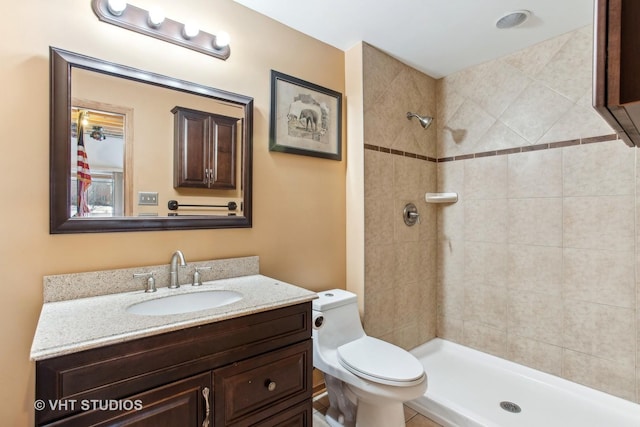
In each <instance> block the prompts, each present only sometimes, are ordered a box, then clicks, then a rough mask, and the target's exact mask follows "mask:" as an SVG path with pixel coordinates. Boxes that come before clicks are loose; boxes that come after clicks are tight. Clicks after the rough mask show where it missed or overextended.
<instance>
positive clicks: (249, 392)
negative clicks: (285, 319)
mask: <svg viewBox="0 0 640 427" xmlns="http://www.w3.org/2000/svg"><path fill="white" fill-rule="evenodd" d="M311 346H312V343H311V340H307V341H304V342H301V343H299V344H295V345H292V346H289V347H286V348H284V349H282V350H278V351H275V352H272V353H269V354H264V355H261V356H257V357H253V358H251V359H247V360H244V361H242V362H238V363H234V364H233V365H230V366H226V367H224V368H220V369H216V370H215V371H214V373H213V382H214V388H213V389H214V394H215V399H214V401H215V404H214V405H215V411H214V413H215V418H216V423H215V424H216V425H220V426H231V425H232V426H238V427H239V426H250V425H254V424H255V423H256V422H258V421H260V420H261V419H264V418H266V417H269V416H272V415H274V414H276V413H278V412H280V411H282V410H284V409H286V408H287V407H289V406H292V405H294V404H295V403H297V402H300V401H304V400H309V401H310V399H311V391H312V390H311V389H312V387H311V384H310V378H311V376H312V375H311V370H312V368H313V366H312V365H313V363H312V360H311V348H312V347H311Z"/></svg>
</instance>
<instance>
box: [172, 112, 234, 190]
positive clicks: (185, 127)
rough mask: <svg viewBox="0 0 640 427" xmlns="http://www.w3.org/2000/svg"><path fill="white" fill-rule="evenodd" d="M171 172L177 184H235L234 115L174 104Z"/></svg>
mask: <svg viewBox="0 0 640 427" xmlns="http://www.w3.org/2000/svg"><path fill="white" fill-rule="evenodd" d="M171 112H172V113H173V114H174V173H173V177H174V178H173V180H174V182H173V185H174V187H176V188H179V187H188V188H212V189H226V190H229V189H235V188H236V139H237V132H236V127H237V122H238V120H239V119H237V118H235V117H228V116H222V115H219V114H212V113H207V112H204V111H198V110H192V109H189V108H184V107H175V108H174V109H172V110H171Z"/></svg>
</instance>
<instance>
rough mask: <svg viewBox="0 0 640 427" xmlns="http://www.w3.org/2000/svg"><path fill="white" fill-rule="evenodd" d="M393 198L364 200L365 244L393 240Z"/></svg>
mask: <svg viewBox="0 0 640 427" xmlns="http://www.w3.org/2000/svg"><path fill="white" fill-rule="evenodd" d="M394 213H395V212H394V210H393V199H387V198H386V197H385V198H369V199H365V202H364V223H365V230H366V232H365V245H368V244H372V245H382V244H385V243H388V242H393V231H394V229H393V219H394Z"/></svg>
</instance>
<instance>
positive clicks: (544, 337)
mask: <svg viewBox="0 0 640 427" xmlns="http://www.w3.org/2000/svg"><path fill="white" fill-rule="evenodd" d="M562 322H563V303H562V298H561V296H560V295H553V294H551V295H549V294H544V293H538V292H526V293H522V292H517V291H509V318H508V327H509V333H514V334H516V335H518V336H521V337H525V338H530V339H534V340H537V341H541V342H544V343H547V344H552V345H557V346H560V345H562Z"/></svg>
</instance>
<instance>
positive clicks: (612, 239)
mask: <svg viewBox="0 0 640 427" xmlns="http://www.w3.org/2000/svg"><path fill="white" fill-rule="evenodd" d="M563 211H564V218H563V221H564V233H563V240H564V246H565V247H569V248H582V249H607V250H613V251H633V250H634V249H635V237H634V236H635V197H634V196H598V197H596V196H593V197H567V198H565V199H564V204H563Z"/></svg>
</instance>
